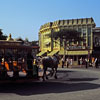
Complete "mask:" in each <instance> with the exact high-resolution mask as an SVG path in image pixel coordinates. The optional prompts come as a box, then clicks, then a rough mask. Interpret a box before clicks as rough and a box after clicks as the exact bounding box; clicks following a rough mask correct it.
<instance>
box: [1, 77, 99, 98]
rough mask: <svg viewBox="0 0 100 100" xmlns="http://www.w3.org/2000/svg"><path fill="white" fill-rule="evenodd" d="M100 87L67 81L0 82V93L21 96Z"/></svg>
mask: <svg viewBox="0 0 100 100" xmlns="http://www.w3.org/2000/svg"><path fill="white" fill-rule="evenodd" d="M71 80H72V81H76V82H77V81H78V80H79V81H86V80H87V79H85V78H84V79H83V80H82V79H81V80H80V79H76V80H75V79H74V80H73V79H71ZM92 80H95V78H88V81H92ZM97 88H100V85H98V84H93V83H88V82H83V83H78V82H77V83H73V82H70V83H69V81H66V83H64V82H54V81H53V82H48V81H46V82H31V83H8V84H0V93H15V94H18V95H21V96H23V95H24V96H29V95H38V94H47V93H65V92H73V91H82V90H91V89H97Z"/></svg>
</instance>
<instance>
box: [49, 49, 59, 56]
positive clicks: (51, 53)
mask: <svg viewBox="0 0 100 100" xmlns="http://www.w3.org/2000/svg"><path fill="white" fill-rule="evenodd" d="M57 52H59V51H58V50H54V51H52V52H50V53H49V54H48V56H53V55H54V54H56V53H57Z"/></svg>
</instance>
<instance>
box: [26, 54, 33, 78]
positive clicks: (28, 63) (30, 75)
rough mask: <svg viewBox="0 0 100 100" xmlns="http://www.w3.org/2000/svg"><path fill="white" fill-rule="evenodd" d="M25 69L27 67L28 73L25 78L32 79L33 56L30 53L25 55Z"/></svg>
mask: <svg viewBox="0 0 100 100" xmlns="http://www.w3.org/2000/svg"><path fill="white" fill-rule="evenodd" d="M27 67H28V72H27V76H29V77H32V76H33V70H32V69H33V56H32V54H31V53H28V54H27Z"/></svg>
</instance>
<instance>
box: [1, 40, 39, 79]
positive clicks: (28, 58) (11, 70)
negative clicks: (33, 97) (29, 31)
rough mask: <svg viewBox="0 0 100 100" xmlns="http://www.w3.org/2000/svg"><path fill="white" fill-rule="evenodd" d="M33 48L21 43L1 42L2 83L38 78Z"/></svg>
mask: <svg viewBox="0 0 100 100" xmlns="http://www.w3.org/2000/svg"><path fill="white" fill-rule="evenodd" d="M31 54H32V47H31V46H27V45H24V44H23V43H22V42H21V41H2V40H1V41H0V81H1V80H10V79H11V80H12V79H16V80H17V79H18V80H19V79H23V78H25V79H28V78H33V79H34V77H35V78H36V77H37V78H38V71H37V70H38V68H36V66H35V67H34V65H33V60H34V59H33V57H32V55H31Z"/></svg>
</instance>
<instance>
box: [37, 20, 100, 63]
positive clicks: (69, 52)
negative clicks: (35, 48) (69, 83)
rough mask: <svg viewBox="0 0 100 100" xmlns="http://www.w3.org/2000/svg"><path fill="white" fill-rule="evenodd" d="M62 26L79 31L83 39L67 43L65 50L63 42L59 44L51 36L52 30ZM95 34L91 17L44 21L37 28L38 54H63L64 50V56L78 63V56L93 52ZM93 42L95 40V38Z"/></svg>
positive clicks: (87, 55)
mask: <svg viewBox="0 0 100 100" xmlns="http://www.w3.org/2000/svg"><path fill="white" fill-rule="evenodd" d="M64 28H67V29H75V30H77V31H79V32H80V33H81V34H80V35H81V36H82V37H83V38H84V41H82V42H80V43H78V44H77V45H74V44H73V43H69V44H68V46H67V47H66V48H67V49H66V51H64V46H63V43H62V44H60V41H59V40H55V41H54V40H53V38H51V37H52V34H54V32H56V31H59V30H61V29H64ZM99 29H100V28H99ZM96 34H97V35H99V33H98V32H97V28H96V24H95V22H94V20H93V18H81V19H69V20H58V21H54V22H49V23H46V24H44V25H42V26H41V27H40V30H39V45H40V53H39V54H38V56H42V55H44V54H47V55H49V56H50V55H51V56H52V55H54V54H55V53H58V54H59V55H61V56H63V55H64V52H65V54H66V57H69V58H71V59H73V61H74V64H78V60H79V59H80V58H83V59H85V58H86V57H88V58H89V57H91V55H92V54H93V51H94V40H95V39H94V37H96V36H97V35H96ZM50 36H51V37H50ZM95 42H97V41H96V40H95ZM99 42H100V41H99Z"/></svg>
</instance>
